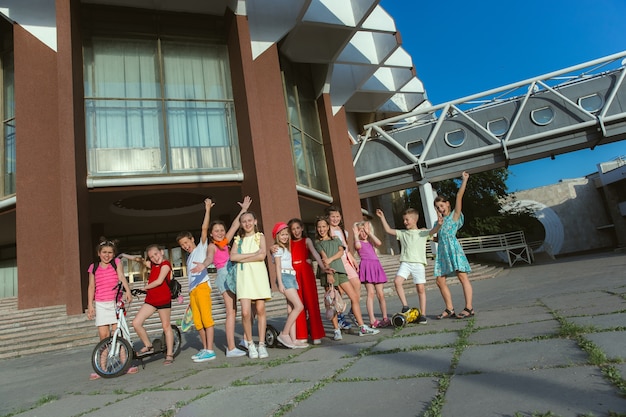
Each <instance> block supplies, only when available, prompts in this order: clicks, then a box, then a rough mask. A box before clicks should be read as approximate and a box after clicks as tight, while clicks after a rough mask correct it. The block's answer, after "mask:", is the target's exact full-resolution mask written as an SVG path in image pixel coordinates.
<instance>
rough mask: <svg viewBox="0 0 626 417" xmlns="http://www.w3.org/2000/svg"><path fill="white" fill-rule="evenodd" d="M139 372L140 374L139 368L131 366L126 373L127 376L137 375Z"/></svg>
mask: <svg viewBox="0 0 626 417" xmlns="http://www.w3.org/2000/svg"><path fill="white" fill-rule="evenodd" d="M137 372H139V368H138V367H137V366H131V367H130V368H128V371H126V373H127V374H136V373H137Z"/></svg>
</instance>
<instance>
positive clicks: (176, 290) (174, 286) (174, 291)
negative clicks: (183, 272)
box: [169, 278, 183, 300]
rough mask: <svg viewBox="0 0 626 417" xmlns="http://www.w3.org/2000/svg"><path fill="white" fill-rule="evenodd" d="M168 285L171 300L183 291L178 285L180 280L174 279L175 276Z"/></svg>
mask: <svg viewBox="0 0 626 417" xmlns="http://www.w3.org/2000/svg"><path fill="white" fill-rule="evenodd" d="M169 287H170V295H171V296H172V300H176V299H177V298H178V296H179V295H180V294H181V293H182V292H183V287H182V285H180V282H178V281H177V280H176V278H171V279H170V282H169Z"/></svg>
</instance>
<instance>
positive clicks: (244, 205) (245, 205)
mask: <svg viewBox="0 0 626 417" xmlns="http://www.w3.org/2000/svg"><path fill="white" fill-rule="evenodd" d="M237 204H239V206H240V207H241V210H242V211H248V209H249V208H250V206H251V205H252V199H251V198H250V196H245V197H244V198H243V202H242V203H237Z"/></svg>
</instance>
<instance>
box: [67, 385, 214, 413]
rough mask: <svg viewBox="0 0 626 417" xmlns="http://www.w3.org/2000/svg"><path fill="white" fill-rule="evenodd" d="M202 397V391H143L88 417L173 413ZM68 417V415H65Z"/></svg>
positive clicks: (100, 409) (96, 411)
mask: <svg viewBox="0 0 626 417" xmlns="http://www.w3.org/2000/svg"><path fill="white" fill-rule="evenodd" d="M202 395H204V392H203V391H202V390H155V391H144V392H140V393H138V394H137V395H133V396H132V397H129V398H127V399H124V400H121V401H117V402H114V403H111V404H108V405H107V406H106V407H101V408H99V409H97V410H95V411H94V412H92V413H89V414H88V415H89V417H111V416H124V417H147V416H154V417H157V416H163V415H168V413H170V412H171V413H175V412H176V410H177V409H178V408H179V407H181V406H182V405H183V404H185V403H187V402H190V401H192V400H194V399H195V398H198V397H199V396H202ZM65 416H66V417H68V415H67V414H66V415H65Z"/></svg>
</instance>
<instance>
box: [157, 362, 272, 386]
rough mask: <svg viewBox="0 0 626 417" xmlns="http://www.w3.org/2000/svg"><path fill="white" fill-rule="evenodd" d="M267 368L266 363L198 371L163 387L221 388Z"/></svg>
mask: <svg viewBox="0 0 626 417" xmlns="http://www.w3.org/2000/svg"><path fill="white" fill-rule="evenodd" d="M264 369H265V366H264V365H251V366H236V367H235V366H233V367H228V368H214V369H205V370H202V371H198V372H196V373H194V374H193V375H189V376H186V377H184V378H180V379H177V380H175V381H172V382H171V383H168V384H165V385H163V389H219V388H225V387H228V386H230V385H231V384H233V382H235V381H241V380H246V379H249V378H250V377H251V375H255V374H257V373H259V372H261V371H262V370H264Z"/></svg>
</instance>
